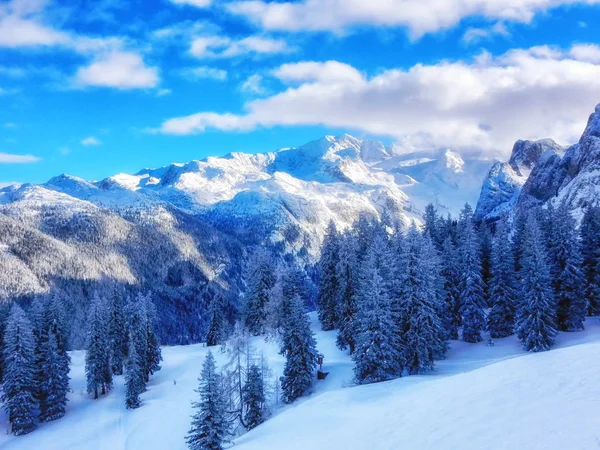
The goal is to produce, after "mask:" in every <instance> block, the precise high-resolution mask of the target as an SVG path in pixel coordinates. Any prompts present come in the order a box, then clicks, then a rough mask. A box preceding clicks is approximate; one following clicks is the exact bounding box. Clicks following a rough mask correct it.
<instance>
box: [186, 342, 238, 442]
mask: <svg viewBox="0 0 600 450" xmlns="http://www.w3.org/2000/svg"><path fill="white" fill-rule="evenodd" d="M198 381H199V382H200V387H199V388H198V389H197V390H196V392H197V393H198V394H200V401H199V402H194V403H192V406H193V407H194V408H195V409H196V410H197V411H196V413H195V414H194V416H193V417H192V427H191V429H190V431H189V433H188V435H187V437H186V442H187V444H188V447H189V448H190V449H191V450H221V449H222V448H223V443H224V442H225V440H226V439H227V438H228V436H229V425H228V423H227V418H226V400H225V397H224V395H223V389H222V385H221V376H220V375H219V374H218V373H217V368H216V365H215V358H214V357H213V355H212V352H211V351H210V350H209V351H208V353H207V355H206V358H205V360H204V364H203V365H202V373H201V375H200V378H199V380H198Z"/></svg>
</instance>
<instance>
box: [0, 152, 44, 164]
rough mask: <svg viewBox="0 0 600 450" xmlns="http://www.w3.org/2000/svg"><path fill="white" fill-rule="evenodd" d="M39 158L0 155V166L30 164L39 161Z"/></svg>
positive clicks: (7, 154)
mask: <svg viewBox="0 0 600 450" xmlns="http://www.w3.org/2000/svg"><path fill="white" fill-rule="evenodd" d="M40 160H41V158H38V157H37V156H33V155H15V154H13V153H0V164H30V163H35V162H38V161H40Z"/></svg>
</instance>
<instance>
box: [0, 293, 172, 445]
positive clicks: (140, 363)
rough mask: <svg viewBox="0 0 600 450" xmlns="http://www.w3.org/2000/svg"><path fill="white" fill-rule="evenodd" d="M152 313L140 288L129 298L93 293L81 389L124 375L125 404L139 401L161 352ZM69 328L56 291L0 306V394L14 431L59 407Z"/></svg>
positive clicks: (93, 390) (105, 387) (94, 391)
mask: <svg viewBox="0 0 600 450" xmlns="http://www.w3.org/2000/svg"><path fill="white" fill-rule="evenodd" d="M155 314H156V313H155V310H154V305H153V303H152V301H151V299H150V297H149V296H146V295H143V294H139V295H138V296H137V297H136V298H135V299H133V300H129V299H128V300H125V299H124V298H123V296H121V295H119V294H118V293H116V292H115V294H114V295H113V296H112V297H111V298H109V299H105V298H104V297H101V296H100V295H98V294H96V295H95V296H94V298H93V301H92V303H91V305H90V308H89V311H88V317H87V340H86V355H85V373H86V378H87V392H88V393H89V394H91V395H92V396H93V398H95V399H97V398H98V397H99V396H100V395H104V394H107V393H108V392H109V391H110V390H111V389H112V385H113V376H114V375H125V383H126V398H125V399H124V401H125V405H126V406H127V408H137V407H138V406H140V399H139V395H140V394H141V393H142V392H143V391H144V390H145V386H146V383H147V382H148V380H149V377H150V375H152V374H153V373H154V372H156V371H157V370H160V361H161V360H162V357H161V351H160V346H159V343H158V340H157V338H156V334H155V333H154V329H153V328H154V325H153V323H154V317H155ZM68 328H69V320H68V319H67V317H66V312H65V305H64V299H63V298H62V297H60V296H57V295H53V296H49V297H36V298H35V299H34V300H33V302H32V303H31V304H30V305H29V306H28V308H27V310H26V311H25V310H24V309H23V308H22V307H21V306H19V304H18V303H16V302H15V303H13V304H12V305H11V307H10V310H8V308H6V307H3V308H2V311H0V337H1V338H2V339H1V340H0V350H1V351H0V355H1V358H0V382H1V387H2V390H1V394H2V395H1V397H0V400H1V401H2V403H3V405H4V409H5V410H6V411H7V413H8V419H9V422H10V424H11V431H12V433H14V434H15V435H23V434H27V433H29V432H31V431H33V430H34V429H35V428H36V427H37V425H38V424H39V423H40V422H49V421H52V420H57V419H60V418H61V417H63V416H64V415H65V411H66V405H67V401H68V394H69V392H70V388H69V370H70V367H69V365H70V361H71V360H70V356H69V353H68V351H67V350H68V347H67V341H68V335H69V329H68Z"/></svg>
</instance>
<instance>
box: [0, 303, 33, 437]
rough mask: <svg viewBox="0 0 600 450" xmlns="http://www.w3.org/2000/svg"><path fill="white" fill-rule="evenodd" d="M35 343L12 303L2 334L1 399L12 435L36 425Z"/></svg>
mask: <svg viewBox="0 0 600 450" xmlns="http://www.w3.org/2000/svg"><path fill="white" fill-rule="evenodd" d="M36 386H37V383H36V372H35V342H34V336H33V330H32V327H31V322H30V321H29V319H28V318H27V316H26V315H25V312H24V311H23V310H22V309H21V308H20V307H19V306H18V305H17V304H16V303H15V304H13V306H12V308H11V311H10V315H9V316H8V320H7V325H6V330H5V332H4V379H3V383H2V397H1V400H2V402H3V403H4V409H5V410H6V412H7V413H8V420H9V421H10V423H11V427H12V432H13V433H14V434H15V435H17V436H18V435H22V434H27V433H29V432H31V431H32V430H33V429H34V428H35V427H36V422H37V401H36V399H35V390H36Z"/></svg>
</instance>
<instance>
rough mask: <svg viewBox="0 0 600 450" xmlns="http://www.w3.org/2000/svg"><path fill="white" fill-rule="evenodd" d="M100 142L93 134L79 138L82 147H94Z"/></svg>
mask: <svg viewBox="0 0 600 450" xmlns="http://www.w3.org/2000/svg"><path fill="white" fill-rule="evenodd" d="M101 144H102V142H100V141H99V140H98V139H96V138H95V137H94V136H89V137H86V138H85V139H82V140H81V145H83V146H84V147H95V146H98V145H101Z"/></svg>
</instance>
